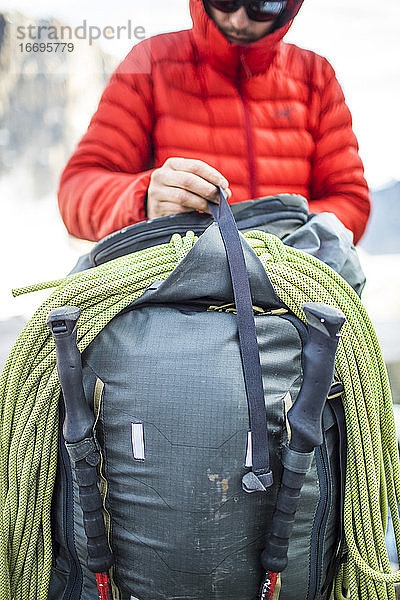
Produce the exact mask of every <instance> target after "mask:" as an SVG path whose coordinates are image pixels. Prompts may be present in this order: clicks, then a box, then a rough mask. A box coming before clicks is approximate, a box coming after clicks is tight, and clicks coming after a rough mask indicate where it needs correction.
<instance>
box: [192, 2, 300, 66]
mask: <svg viewBox="0 0 400 600" xmlns="http://www.w3.org/2000/svg"><path fill="white" fill-rule="evenodd" d="M303 1H304V0H288V3H287V6H286V9H285V11H284V12H283V14H282V16H281V17H280V20H279V25H278V27H277V29H275V30H274V31H273V32H272V33H270V34H267V35H266V36H265V37H263V38H261V39H260V40H258V41H257V42H253V43H251V44H246V45H245V46H239V45H237V44H231V43H230V42H228V40H227V39H226V38H225V36H224V35H223V34H222V33H221V32H220V31H219V29H218V27H217V26H216V25H215V23H214V22H213V20H212V19H211V18H210V17H209V16H208V14H207V12H206V10H205V8H204V4H203V0H190V1H189V6H190V14H191V17H192V21H193V30H192V31H193V36H194V41H195V44H196V47H197V49H198V51H199V53H200V54H201V55H202V57H203V58H204V59H205V60H206V61H207V62H209V63H211V64H212V65H213V66H214V67H215V68H216V69H218V70H220V71H223V72H224V73H226V74H227V75H230V76H237V73H238V69H239V67H240V65H243V67H244V69H245V71H246V73H247V75H248V76H251V75H255V74H257V73H260V72H262V71H264V70H265V69H266V68H267V67H268V65H269V64H270V63H271V61H272V60H273V58H274V56H275V54H276V52H277V50H278V47H279V44H280V42H281V41H282V39H283V37H284V35H285V34H286V33H287V31H288V30H289V29H290V27H291V25H292V23H293V19H294V17H295V16H296V14H297V13H298V11H299V10H300V7H301V5H302V4H303Z"/></svg>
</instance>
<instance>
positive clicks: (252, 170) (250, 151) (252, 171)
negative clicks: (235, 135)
mask: <svg viewBox="0 0 400 600" xmlns="http://www.w3.org/2000/svg"><path fill="white" fill-rule="evenodd" d="M240 64H241V69H240V70H239V74H238V81H237V87H238V93H239V97H240V100H241V103H242V106H243V114H244V126H245V130H246V139H247V159H248V164H249V178H250V185H249V191H250V198H249V199H253V198H257V182H256V164H255V158H254V145H253V136H252V132H251V126H250V114H249V107H248V104H247V99H246V96H245V94H244V93H243V85H242V71H243V72H244V73H245V75H246V78H247V79H250V77H251V72H250V69H249V67H248V66H247V64H246V61H245V59H244V53H243V51H241V53H240Z"/></svg>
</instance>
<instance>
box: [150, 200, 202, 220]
mask: <svg viewBox="0 0 400 600" xmlns="http://www.w3.org/2000/svg"><path fill="white" fill-rule="evenodd" d="M191 211H192V209H191V208H186V207H185V206H182V205H181V204H176V203H175V202H160V203H159V204H157V207H154V208H153V209H152V210H151V211H150V213H149V218H150V219H158V218H160V217H169V216H170V215H177V214H181V213H185V212H191Z"/></svg>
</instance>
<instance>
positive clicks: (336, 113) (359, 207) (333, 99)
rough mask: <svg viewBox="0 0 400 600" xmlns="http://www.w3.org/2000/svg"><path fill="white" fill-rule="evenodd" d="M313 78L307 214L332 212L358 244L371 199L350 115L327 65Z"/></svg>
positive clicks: (320, 66)
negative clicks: (312, 158)
mask: <svg viewBox="0 0 400 600" xmlns="http://www.w3.org/2000/svg"><path fill="white" fill-rule="evenodd" d="M319 68H320V72H319V73H317V74H316V76H315V77H316V81H317V86H316V93H314V94H313V98H314V99H313V102H316V103H318V104H319V106H318V107H314V108H316V110H314V111H313V113H314V114H315V115H318V118H317V119H316V122H315V123H314V126H313V129H314V139H315V152H314V160H313V165H312V176H311V197H310V212H316V213H320V212H333V213H334V214H335V215H336V216H337V217H338V218H339V219H340V220H341V221H342V223H343V224H344V225H345V226H346V227H347V228H348V229H350V230H351V231H353V233H354V241H355V243H357V242H358V241H359V239H360V238H361V236H362V234H363V232H364V230H365V227H366V225H367V221H368V217H369V213H370V198H369V190H368V186H367V183H366V181H365V179H364V169H363V165H362V162H361V159H360V157H359V154H358V143H357V139H356V137H355V135H354V133H353V130H352V119H351V114H350V111H349V109H348V107H347V105H346V103H345V99H344V95H343V92H342V89H341V87H340V85H339V83H338V81H337V79H336V76H335V73H334V70H333V69H332V67H331V66H330V64H329V63H328V62H327V61H326V60H325V59H322V62H320V65H319Z"/></svg>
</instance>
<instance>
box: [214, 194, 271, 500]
mask: <svg viewBox="0 0 400 600" xmlns="http://www.w3.org/2000/svg"><path fill="white" fill-rule="evenodd" d="M219 193H220V204H219V205H218V204H213V203H212V202H209V203H208V206H209V209H210V211H211V214H212V216H213V217H214V220H215V221H216V223H217V224H218V226H219V230H220V233H221V237H222V240H223V242H224V246H225V250H226V257H227V260H228V265H229V271H230V274H231V280H232V288H233V295H234V299H235V304H236V310H237V325H238V335H239V345H240V356H241V359H242V367H243V376H244V381H245V386H246V395H247V403H248V407H249V420H250V429H251V446H252V448H251V449H252V465H253V467H252V471H250V472H249V473H246V475H244V477H243V479H242V486H243V489H244V491H245V492H249V493H251V492H260V491H261V492H262V491H265V490H266V489H267V488H268V487H269V486H271V485H272V483H273V476H272V471H271V469H270V466H269V448H268V430H267V412H266V408H265V399H264V387H263V381H262V374H261V364H260V354H259V351H258V343H257V333H256V325H255V321H254V312H253V302H252V298H251V291H250V284H249V277H248V274H247V268H246V262H245V259H244V254H243V248H242V243H241V241H240V235H239V231H238V228H237V225H236V222H235V219H234V218H233V215H232V211H231V209H230V208H229V204H228V202H227V200H226V198H225V195H224V193H223V191H222V189H221V188H219ZM270 285H271V284H270ZM271 290H272V293H273V294H274V295H275V292H273V288H272V286H271Z"/></svg>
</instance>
